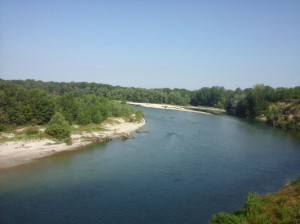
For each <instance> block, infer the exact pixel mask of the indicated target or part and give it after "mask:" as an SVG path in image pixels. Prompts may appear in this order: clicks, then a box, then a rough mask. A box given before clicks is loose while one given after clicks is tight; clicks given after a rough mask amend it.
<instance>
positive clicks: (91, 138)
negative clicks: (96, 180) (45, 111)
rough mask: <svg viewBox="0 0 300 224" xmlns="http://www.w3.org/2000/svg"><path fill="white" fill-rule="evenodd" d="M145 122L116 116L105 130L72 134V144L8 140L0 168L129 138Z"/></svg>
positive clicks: (1, 149) (1, 151)
mask: <svg viewBox="0 0 300 224" xmlns="http://www.w3.org/2000/svg"><path fill="white" fill-rule="evenodd" d="M144 124H145V120H144V119H143V120H142V121H140V122H125V121H124V120H123V119H122V118H114V119H113V122H110V123H107V124H104V125H103V128H104V129H105V131H95V132H82V133H78V134H72V135H71V138H72V144H71V145H68V144H66V143H57V142H55V141H53V140H51V139H41V140H28V141H7V142H4V143H1V144H0V169H3V168H9V167H13V166H17V165H21V164H25V163H29V162H31V161H33V160H35V159H39V158H42V157H45V156H49V155H52V154H54V153H59V152H62V151H69V150H75V149H78V148H81V147H84V146H87V145H89V144H92V143H95V142H106V141H108V140H111V139H116V138H129V137H130V135H129V133H131V132H133V131H135V130H137V129H139V128H141V127H142V126H143V125H144Z"/></svg>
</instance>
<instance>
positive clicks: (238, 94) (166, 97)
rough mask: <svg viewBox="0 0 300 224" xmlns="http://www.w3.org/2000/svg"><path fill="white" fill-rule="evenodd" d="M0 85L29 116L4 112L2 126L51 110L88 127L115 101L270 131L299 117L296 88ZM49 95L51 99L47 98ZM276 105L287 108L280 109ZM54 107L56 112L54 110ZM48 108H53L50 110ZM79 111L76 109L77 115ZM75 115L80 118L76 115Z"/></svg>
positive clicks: (298, 122)
mask: <svg viewBox="0 0 300 224" xmlns="http://www.w3.org/2000/svg"><path fill="white" fill-rule="evenodd" d="M0 84H1V88H0V98H1V97H2V98H3V94H5V91H7V90H5V88H7V87H5V85H6V86H7V85H9V84H11V85H14V86H16V87H15V88H16V92H14V93H13V95H12V96H15V98H16V99H18V100H19V101H23V100H25V101H28V102H26V103H27V104H26V105H28V106H24V108H22V110H23V111H28V113H25V115H19V114H18V115H17V114H14V113H17V112H13V111H11V112H10V116H9V118H7V116H6V115H5V113H4V112H3V111H1V110H0V121H6V119H10V120H14V121H15V122H16V123H21V124H22V123H24V122H25V121H28V119H31V120H32V121H31V122H37V123H41V122H42V123H43V122H44V121H43V119H46V120H49V116H50V115H48V116H47V115H46V113H48V114H51V113H52V112H53V110H61V111H62V113H63V115H64V116H65V117H66V119H67V120H68V121H69V122H71V121H76V122H79V123H88V122H91V121H92V122H93V121H97V120H101V119H103V118H105V117H107V116H108V115H109V112H107V109H103V107H100V106H99V105H100V104H103V105H106V106H104V108H113V107H117V106H116V105H114V104H113V103H112V102H115V101H110V100H119V101H133V102H146V103H147V102H148V103H165V104H176V105H193V106H209V107H216V108H222V109H225V110H226V111H227V113H228V114H230V115H234V116H238V117H245V118H261V119H262V120H266V121H267V122H268V123H269V124H271V125H273V126H278V127H281V128H290V129H299V130H300V114H299V113H298V111H299V110H300V109H299V102H300V86H298V87H295V88H272V87H269V86H264V85H262V84H258V85H256V86H254V87H253V88H248V89H244V90H242V89H240V88H238V89H236V90H235V91H233V90H227V89H225V88H224V87H218V86H213V87H211V88H208V87H203V88H201V89H199V90H194V91H191V90H186V89H169V88H164V89H144V88H133V87H120V86H111V85H106V84H97V83H88V82H70V83H65V82H42V81H35V80H11V81H6V80H0ZM20 89H22V90H20ZM25 90H27V91H29V92H28V93H26V94H25V95H23V94H22V93H20V91H21V92H22V91H25ZM27 94H29V95H28V96H29V97H26V96H27ZM47 94H49V95H51V96H52V97H50V98H49V97H48V95H47ZM16 95H18V96H16ZM34 96H36V97H37V98H39V100H40V102H39V101H38V100H37V101H35V100H32V97H34ZM25 98H26V99H25ZM46 98H47V100H46ZM96 102H97V103H96ZM280 102H281V103H285V104H280ZM53 105H54V106H55V109H53ZM87 105H88V108H90V109H89V112H86V111H83V109H82V108H85V107H86V106H87ZM38 107H40V109H41V110H40V111H39V113H37V114H36V113H34V115H33V114H32V112H31V110H38ZM46 108H48V109H49V108H52V109H49V110H48V109H46ZM78 108H80V110H77V109H78ZM100 108H101V109H100ZM97 109H99V110H100V112H99V111H98V110H97ZM298 109H299V110H298ZM2 110H3V109H2ZM120 110H125V109H120ZM126 110H127V109H126ZM17 111H19V110H17ZM46 111H47V112H46ZM75 111H76V112H78V113H75ZM117 111H118V110H117ZM291 112H293V116H292V117H291V116H289V115H290V113H291ZM6 113H7V112H6ZM40 113H44V115H45V116H41V115H40ZM113 113H115V112H113ZM116 113H120V112H116ZM1 119H2V120H1Z"/></svg>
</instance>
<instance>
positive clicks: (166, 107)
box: [127, 102, 210, 114]
mask: <svg viewBox="0 0 300 224" xmlns="http://www.w3.org/2000/svg"><path fill="white" fill-rule="evenodd" d="M127 104H129V105H136V106H141V107H150V108H155V109H163V110H179V111H186V112H193V113H200V114H210V113H206V112H202V111H195V110H189V109H186V108H184V107H183V106H178V105H170V104H157V103H136V102H127Z"/></svg>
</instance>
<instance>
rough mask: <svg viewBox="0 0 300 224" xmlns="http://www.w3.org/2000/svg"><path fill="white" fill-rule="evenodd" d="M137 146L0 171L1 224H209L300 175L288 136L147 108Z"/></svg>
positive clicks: (100, 148)
mask: <svg viewBox="0 0 300 224" xmlns="http://www.w3.org/2000/svg"><path fill="white" fill-rule="evenodd" d="M143 110H145V112H146V119H147V121H148V122H147V124H146V125H145V126H144V127H143V129H142V130H144V131H146V132H147V133H141V134H135V139H131V140H127V141H120V140H114V141H111V142H109V143H107V144H102V145H94V146H90V147H87V148H84V149H82V150H78V151H73V152H66V153H61V154H57V155H55V156H51V157H48V158H44V159H41V160H38V161H36V162H34V163H31V164H26V165H22V166H19V167H16V168H12V169H7V170H2V171H0V223H3V224H6V223H207V222H208V220H209V218H210V217H211V215H212V214H215V213H217V212H219V211H225V212H231V211H233V210H235V209H238V208H240V207H241V206H242V205H243V203H244V199H245V196H246V194H247V192H258V193H269V192H275V191H277V190H278V189H279V188H280V187H282V186H283V185H284V184H285V183H286V182H287V181H288V180H294V179H295V178H296V177H298V176H300V142H299V139H297V136H295V135H294V134H293V133H291V132H284V131H280V130H277V129H273V128H270V127H267V126H265V125H263V124H260V123H257V122H249V121H244V120H239V119H236V118H233V117H228V116H213V115H205V114H197V113H189V112H181V111H169V110H155V109H149V108H143Z"/></svg>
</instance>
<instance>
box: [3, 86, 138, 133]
mask: <svg viewBox="0 0 300 224" xmlns="http://www.w3.org/2000/svg"><path fill="white" fill-rule="evenodd" d="M136 112H137V111H135V110H134V109H133V108H132V107H130V106H128V105H126V104H125V103H120V102H118V101H115V100H110V99H108V98H107V97H102V96H97V95H95V94H80V95H78V94H75V93H73V92H65V93H62V94H60V95H54V94H49V93H48V92H46V91H45V90H43V89H38V88H34V87H32V88H31V87H30V88H26V87H25V86H24V85H19V84H16V83H15V82H10V81H4V80H0V131H1V130H4V129H5V128H6V127H7V126H10V125H28V124H32V125H44V124H48V123H49V122H50V121H51V119H53V116H54V115H55V114H56V113H58V115H57V116H56V117H60V118H59V119H61V117H63V119H64V120H65V121H67V122H68V124H82V125H86V124H90V123H99V122H101V121H103V120H105V119H106V118H108V117H119V116H129V115H131V114H133V113H136ZM137 114H138V115H140V116H141V113H137ZM55 119H56V120H59V119H57V118H55ZM55 119H54V120H55Z"/></svg>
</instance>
